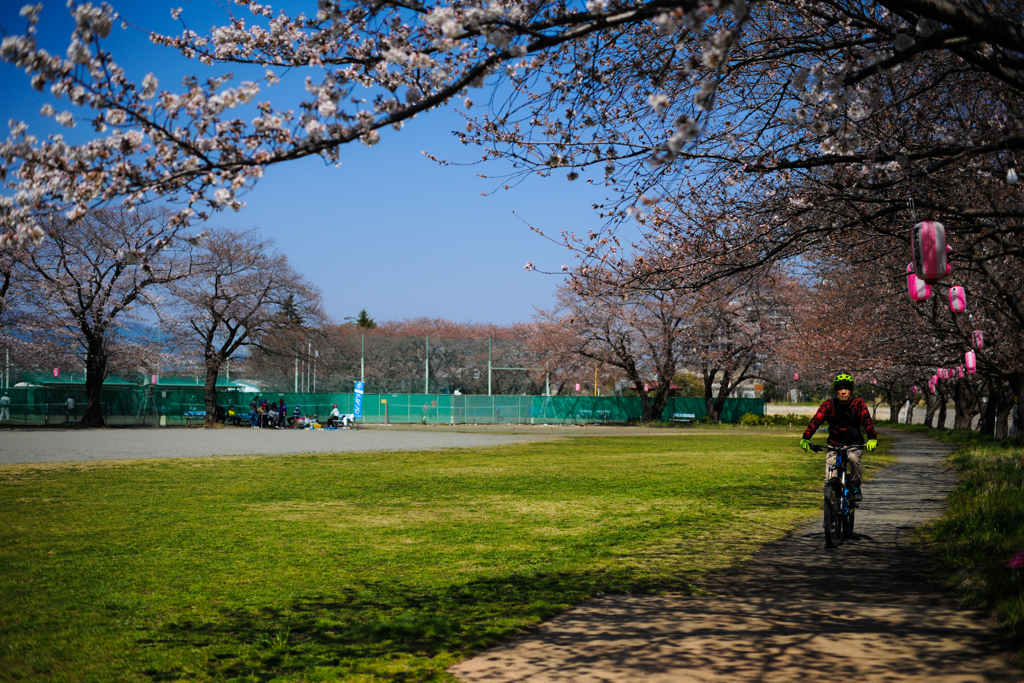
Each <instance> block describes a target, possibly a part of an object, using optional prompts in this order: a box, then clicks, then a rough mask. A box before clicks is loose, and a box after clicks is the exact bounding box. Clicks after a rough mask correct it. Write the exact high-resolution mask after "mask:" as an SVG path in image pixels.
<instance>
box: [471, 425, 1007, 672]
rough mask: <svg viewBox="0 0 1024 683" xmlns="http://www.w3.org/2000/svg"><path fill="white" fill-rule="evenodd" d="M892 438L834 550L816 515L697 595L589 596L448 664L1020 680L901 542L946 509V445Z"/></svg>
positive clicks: (986, 630)
mask: <svg viewBox="0 0 1024 683" xmlns="http://www.w3.org/2000/svg"><path fill="white" fill-rule="evenodd" d="M893 435H894V436H897V437H898V438H899V441H898V443H897V446H896V448H895V449H894V452H895V455H896V456H897V462H896V463H895V464H894V465H892V466H891V467H889V468H888V469H886V470H885V471H883V472H882V473H880V475H879V476H878V477H877V478H876V479H875V481H874V482H872V483H871V484H869V485H866V486H865V487H864V494H865V500H864V503H863V506H862V508H861V509H860V510H858V511H857V520H856V525H855V531H856V533H855V535H854V538H853V539H851V540H849V541H847V542H846V543H845V544H843V545H842V546H841V547H840V548H838V549H835V550H825V549H824V548H823V546H824V538H823V534H822V530H821V522H820V520H818V521H815V522H813V523H811V524H808V525H807V526H806V527H804V528H803V529H801V530H800V531H798V532H797V533H795V534H794V535H793V536H791V537H789V538H787V539H785V540H783V541H780V542H779V543H776V544H773V545H772V546H769V547H768V548H765V549H764V550H763V551H761V552H760V553H759V554H758V555H757V556H755V558H754V559H753V561H752V562H751V563H750V565H749V566H748V567H746V568H745V569H744V570H742V571H740V572H738V573H736V574H734V575H722V576H712V577H709V578H708V579H707V580H706V582H705V584H704V588H705V590H706V591H707V593H708V595H706V596H700V597H686V596H672V595H668V596H637V595H625V596H608V597H604V598H601V599H598V600H592V601H589V602H587V603H585V604H584V605H582V606H580V607H579V608H577V609H575V610H572V611H570V612H567V613H565V614H563V615H561V616H559V617H558V618H556V619H553V620H551V621H550V622H547V623H545V624H542V625H541V626H540V627H538V628H537V629H536V630H534V631H533V632H531V633H529V634H527V635H524V636H522V637H520V638H517V639H514V640H512V641H510V642H509V643H506V644H505V645H502V646H499V647H497V648H494V649H492V650H489V651H487V652H484V653H482V654H481V655H479V656H477V657H474V658H472V659H469V660H466V661H464V662H461V663H460V664H458V665H456V666H454V667H452V669H451V672H452V673H453V674H455V675H456V676H458V677H459V678H460V679H461V680H463V681H466V682H467V683H469V682H474V683H484V682H486V683H504V682H506V681H509V682H510V681H536V682H547V681H551V682H556V681H557V682H559V683H563V682H566V683H567V682H573V683H577V682H578V683H616V682H620V681H621V682H623V683H624V682H626V681H636V680H641V679H642V680H644V681H659V682H660V681H666V682H667V681H673V682H679V681H701V682H704V681H707V682H710V681H779V682H783V681H786V682H788V681H795V680H802V679H808V678H814V679H818V678H827V679H844V680H858V681H868V682H871V681H878V682H882V681H886V682H888V681H921V682H922V683H923V682H924V681H929V682H931V681H939V682H949V683H953V682H956V683H967V682H971V683H982V682H985V683H992V682H994V681H1007V682H1009V681H1022V680H1024V669H1021V668H1020V667H1019V666H1018V664H1017V663H1014V662H1011V661H1010V659H1009V657H1008V655H1007V654H1006V652H1005V651H1003V650H1001V649H1000V647H999V631H998V629H997V628H996V626H995V625H994V624H993V623H992V622H991V621H989V620H988V619H987V617H986V616H985V615H982V614H978V613H975V612H971V611H967V610H961V609H958V608H957V607H956V605H955V603H954V601H953V600H952V598H951V596H950V595H949V594H948V593H946V592H945V591H944V590H943V588H942V587H941V586H938V585H935V584H933V583H931V582H930V580H929V567H930V557H929V555H928V553H927V552H925V551H924V550H922V549H921V548H920V547H919V546H917V545H916V544H914V543H912V542H911V539H910V535H909V534H910V532H911V530H912V529H914V528H915V527H917V526H920V525H921V524H923V523H924V522H925V521H927V520H928V519H931V518H934V517H937V516H939V515H940V514H941V513H942V509H943V505H944V500H945V496H946V494H947V493H948V492H949V491H950V490H951V489H952V487H953V485H954V476H953V473H952V472H950V471H949V470H948V469H947V468H946V467H945V466H944V457H945V456H946V455H947V454H948V453H949V452H950V450H951V448H950V447H949V446H947V445H945V444H940V443H937V442H935V441H932V440H931V439H928V438H927V437H924V436H920V435H916V434H907V433H899V432H897V433H893ZM823 470H824V468H823Z"/></svg>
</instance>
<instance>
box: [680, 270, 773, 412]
mask: <svg viewBox="0 0 1024 683" xmlns="http://www.w3.org/2000/svg"><path fill="white" fill-rule="evenodd" d="M691 311H692V312H691V313H690V314H689V315H688V316H687V324H686V326H685V328H684V334H683V335H682V337H683V338H682V339H681V349H682V353H681V360H682V362H683V363H685V364H686V365H687V366H688V367H690V368H692V369H694V370H695V371H696V372H697V373H698V374H699V375H700V377H701V379H702V380H703V385H704V386H703V389H704V391H703V397H704V403H705V410H706V415H707V416H708V417H709V418H710V419H712V420H717V419H718V417H719V415H721V414H722V409H723V408H724V406H725V400H726V399H727V398H729V396H731V395H732V393H733V392H734V391H735V390H736V388H737V387H738V386H739V385H740V384H742V383H743V382H745V381H747V380H750V379H755V378H762V377H764V373H763V372H762V370H763V368H762V366H763V364H764V362H765V361H766V360H767V359H768V358H769V357H770V356H771V354H772V351H773V350H774V348H775V346H776V341H777V339H778V336H779V333H780V332H781V331H782V330H784V329H785V327H786V326H787V324H788V320H789V312H788V310H787V306H786V304H785V300H784V299H781V298H779V297H775V296H773V291H772V288H771V287H769V286H767V283H765V284H764V286H763V287H761V288H756V287H753V286H749V285H748V286H744V287H742V288H739V289H736V290H732V291H729V290H724V288H723V287H720V286H717V287H705V288H704V289H703V290H702V291H701V292H700V293H699V294H698V295H696V296H695V297H694V299H693V304H692V307H691Z"/></svg>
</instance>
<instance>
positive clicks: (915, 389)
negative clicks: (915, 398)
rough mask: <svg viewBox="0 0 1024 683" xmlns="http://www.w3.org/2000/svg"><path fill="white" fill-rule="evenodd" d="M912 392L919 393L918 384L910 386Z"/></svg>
mask: <svg viewBox="0 0 1024 683" xmlns="http://www.w3.org/2000/svg"><path fill="white" fill-rule="evenodd" d="M910 393H912V394H916V393H917V385H916V384H915V385H914V386H912V387H910Z"/></svg>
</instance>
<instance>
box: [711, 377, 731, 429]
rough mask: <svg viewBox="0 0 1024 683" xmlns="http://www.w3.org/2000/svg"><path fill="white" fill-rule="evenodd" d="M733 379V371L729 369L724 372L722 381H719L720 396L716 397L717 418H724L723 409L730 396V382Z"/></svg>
mask: <svg viewBox="0 0 1024 683" xmlns="http://www.w3.org/2000/svg"><path fill="white" fill-rule="evenodd" d="M730 381H732V373H731V372H729V371H728V370H726V371H724V372H723V373H722V381H721V382H719V383H718V396H717V397H715V419H716V420H720V419H722V409H723V408H725V399H727V398H729V393H730V389H729V382H730Z"/></svg>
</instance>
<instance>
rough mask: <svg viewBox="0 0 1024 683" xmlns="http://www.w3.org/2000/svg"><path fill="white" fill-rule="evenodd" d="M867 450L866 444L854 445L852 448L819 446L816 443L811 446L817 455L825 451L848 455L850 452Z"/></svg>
mask: <svg viewBox="0 0 1024 683" xmlns="http://www.w3.org/2000/svg"><path fill="white" fill-rule="evenodd" d="M865 448H867V447H866V446H865V445H864V444H862V443H858V444H853V445H852V446H819V445H818V444H816V443H812V444H811V445H810V449H811V450H812V451H814V452H815V453H820V452H821V451H825V450H829V451H839V452H841V453H847V452H849V451H856V450H861V449H865Z"/></svg>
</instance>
